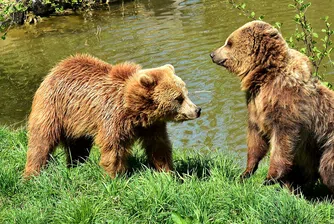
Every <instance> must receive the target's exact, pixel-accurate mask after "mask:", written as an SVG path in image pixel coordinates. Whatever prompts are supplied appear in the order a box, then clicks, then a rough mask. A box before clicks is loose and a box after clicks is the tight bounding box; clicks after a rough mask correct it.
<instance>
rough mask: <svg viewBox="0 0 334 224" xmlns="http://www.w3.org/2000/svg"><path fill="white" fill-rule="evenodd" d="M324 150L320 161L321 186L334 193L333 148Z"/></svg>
mask: <svg viewBox="0 0 334 224" xmlns="http://www.w3.org/2000/svg"><path fill="white" fill-rule="evenodd" d="M326 148H327V149H325V151H324V153H323V155H322V157H321V160H320V167H319V173H320V176H321V180H322V182H323V184H325V185H326V186H327V187H328V188H329V189H330V190H331V192H332V193H334V146H333V145H331V146H330V147H326Z"/></svg>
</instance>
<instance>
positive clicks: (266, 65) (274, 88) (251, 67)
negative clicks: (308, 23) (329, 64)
mask: <svg viewBox="0 0 334 224" xmlns="http://www.w3.org/2000/svg"><path fill="white" fill-rule="evenodd" d="M210 56H211V57H212V60H213V61H214V62H215V63H217V64H218V65H221V66H224V67H226V68H227V69H228V70H229V71H231V72H233V73H235V74H236V75H237V76H238V77H239V78H240V79H241V87H242V89H243V90H245V91H246V96H247V106H248V160H247V168H246V170H245V171H244V173H243V174H242V177H243V178H246V177H249V176H251V175H252V174H253V173H254V172H255V171H256V169H257V167H258V164H259V162H260V160H261V159H262V158H263V157H264V156H265V155H266V153H267V151H268V150H269V146H271V153H270V166H269V171H268V175H267V178H266V181H265V183H266V184H272V183H275V182H277V181H278V182H280V183H282V184H284V185H286V186H287V187H289V188H290V189H295V187H297V186H304V185H306V184H307V183H314V181H316V180H317V178H318V177H319V174H320V177H321V179H322V181H323V183H324V184H325V185H327V186H328V187H329V189H331V191H332V192H334V101H333V99H334V92H332V91H331V90H329V89H328V88H326V87H324V86H323V85H321V83H320V82H319V81H318V80H316V79H314V78H312V77H311V66H310V63H309V60H308V59H307V58H306V56H303V55H302V54H300V53H298V52H297V51H294V50H292V49H289V48H288V46H287V43H286V42H285V41H284V39H283V38H282V36H281V34H280V33H279V32H278V31H277V29H275V28H273V27H272V26H271V25H269V24H268V23H265V22H261V21H253V22H250V23H247V24H245V25H244V26H242V27H240V28H239V29H237V30H236V31H234V32H233V33H232V34H231V35H230V36H229V37H228V38H227V40H226V42H225V45H224V46H222V47H221V48H219V49H217V50H215V51H214V52H213V53H211V55H210Z"/></svg>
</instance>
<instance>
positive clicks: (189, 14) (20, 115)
mask: <svg viewBox="0 0 334 224" xmlns="http://www.w3.org/2000/svg"><path fill="white" fill-rule="evenodd" d="M245 2H247V4H248V6H249V8H251V9H252V10H254V11H256V12H257V14H259V15H260V14H264V15H265V21H267V22H270V23H275V22H276V21H280V22H282V23H283V27H282V33H283V35H284V36H290V35H291V34H292V33H293V31H294V29H295V25H294V22H293V16H294V11H293V9H291V8H288V4H290V3H292V1H291V0H281V1H265V0H252V1H245ZM333 12H334V1H333V0H321V1H320V0H316V1H315V0H314V1H313V5H312V7H311V8H310V9H309V11H308V15H309V19H310V21H311V22H312V23H313V25H314V28H315V29H320V28H321V25H322V24H321V23H322V22H321V20H320V18H321V17H324V16H325V15H329V16H332V15H333ZM248 21H249V19H247V18H246V17H244V16H241V15H239V12H238V11H236V10H234V9H232V7H231V6H230V5H228V4H227V3H225V1H218V0H202V1H199V0H198V1H197V0H189V1H186V0H175V1H172V0H155V1H154V0H151V1H150V0H136V1H130V2H126V3H124V4H121V3H117V4H112V5H110V6H109V7H108V8H106V9H105V10H98V11H94V12H93V15H92V17H91V18H84V17H83V16H82V15H71V16H63V17H50V18H45V19H44V20H43V21H42V22H41V23H39V24H37V25H31V26H21V27H18V28H15V29H12V30H11V31H10V32H9V33H8V36H7V39H6V40H5V41H0V125H8V126H13V127H18V126H24V125H25V123H26V119H27V116H28V114H29V110H30V106H31V100H32V97H33V94H34V92H35V91H36V89H37V88H38V86H39V84H40V83H41V81H42V80H43V77H44V76H45V75H46V74H47V73H48V71H49V70H50V69H51V68H52V67H53V66H54V65H55V64H56V63H57V62H58V61H59V60H61V59H63V58H65V57H67V56H69V55H71V54H75V53H77V52H85V53H90V54H92V55H94V56H96V57H99V58H101V59H103V60H105V61H107V62H109V63H112V64H115V63H119V62H122V61H127V60H131V61H135V62H137V63H140V64H142V65H143V67H155V66H160V65H163V64H166V63H171V64H173V65H174V67H175V68H176V73H177V75H179V76H180V77H181V78H182V79H183V80H184V81H185V82H186V83H187V86H188V89H189V93H190V97H191V99H192V100H193V101H194V102H195V103H196V104H197V105H199V106H201V107H202V116H201V117H200V118H199V119H197V120H194V121H190V122H185V123H182V124H170V125H169V126H170V127H169V132H170V136H171V139H172V142H173V144H174V146H175V147H177V148H196V149H198V150H206V149H210V150H211V149H219V150H222V151H224V150H227V149H228V150H230V151H232V152H234V153H236V154H240V155H243V154H244V152H245V150H246V117H247V111H246V106H245V99H244V94H243V92H241V91H240V87H239V80H238V79H237V78H236V77H235V76H234V75H232V74H229V73H228V72H226V71H225V70H224V69H223V68H221V67H218V66H217V65H215V64H213V63H212V62H211V59H210V57H209V53H210V52H211V51H212V50H214V49H215V48H217V47H219V46H221V45H223V43H224V41H225V38H226V37H227V36H228V35H229V34H230V33H231V32H232V31H233V30H235V29H236V28H238V27H239V26H241V25H243V24H244V23H246V22H248ZM330 21H333V20H330ZM319 33H320V31H319ZM325 73H326V74H327V76H326V79H327V80H329V81H331V82H334V77H333V75H332V74H333V69H328V70H326V71H325Z"/></svg>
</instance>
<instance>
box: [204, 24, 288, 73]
mask: <svg viewBox="0 0 334 224" xmlns="http://www.w3.org/2000/svg"><path fill="white" fill-rule="evenodd" d="M287 51H288V46H287V44H286V42H285V40H284V39H283V37H282V36H281V34H280V33H279V32H278V30H277V29H275V28H274V27H272V26H271V25H270V24H268V23H265V22H262V21H252V22H249V23H246V24H245V25H243V26H242V27H240V28H239V29H237V30H235V31H234V32H233V33H232V34H231V35H230V36H229V37H228V38H227V40H226V41H225V44H224V45H223V46H222V47H220V48H218V49H217V50H215V51H213V52H212V53H211V54H210V57H211V58H212V61H213V62H214V63H216V64H218V65H221V66H223V67H225V68H226V69H227V70H229V71H230V72H233V73H235V74H237V75H238V76H239V77H240V78H241V79H242V78H244V77H245V76H247V74H248V73H250V72H251V71H254V70H261V69H262V70H263V69H267V68H273V67H276V66H281V65H282V64H283V63H282V62H283V61H284V60H285V58H286V57H287Z"/></svg>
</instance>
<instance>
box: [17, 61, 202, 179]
mask: <svg viewBox="0 0 334 224" xmlns="http://www.w3.org/2000/svg"><path fill="white" fill-rule="evenodd" d="M200 113H201V108H200V107H197V106H196V105H195V104H194V103H193V102H192V101H191V100H190V99H189V97H188V91H187V89H186V85H185V83H184V82H183V81H182V80H181V78H179V77H178V76H176V75H175V71H174V67H173V66H172V65H170V64H167V65H164V66H162V67H157V68H151V69H142V68H141V66H140V65H137V64H134V63H122V64H118V65H114V66H113V65H111V64H108V63H106V62H104V61H101V60H99V59H97V58H94V57H92V56H89V55H76V56H73V57H70V58H67V59H65V60H63V61H62V62H60V63H59V64H58V65H57V66H55V67H54V68H53V69H52V70H51V72H50V74H49V75H48V76H46V78H45V80H44V81H43V82H42V83H41V85H40V87H39V88H38V90H37V92H36V94H35V96H34V100H33V104H32V111H31V114H30V116H29V122H28V135H29V143H28V152H27V163H26V167H25V173H24V176H25V177H26V178H28V177H30V176H31V175H33V174H38V173H39V172H40V169H41V168H42V167H43V166H45V165H46V163H47V161H48V159H49V157H50V155H51V154H52V152H53V151H54V150H55V148H56V146H57V145H58V144H59V143H63V145H64V147H65V149H66V151H67V162H68V165H69V166H71V165H75V164H76V163H78V162H84V161H85V160H86V159H87V157H88V156H89V153H90V150H91V147H92V145H93V142H94V141H95V143H96V144H97V145H98V146H99V147H100V151H101V160H100V165H101V166H102V167H103V168H104V169H105V171H106V172H107V173H108V174H109V175H110V176H111V177H112V178H113V177H115V175H116V174H117V173H123V172H125V171H126V167H127V165H126V160H127V157H128V156H129V155H130V153H131V152H130V149H131V148H130V147H131V146H132V145H133V143H134V142H135V141H136V140H138V139H139V140H141V142H142V145H143V148H144V149H145V150H146V154H147V156H148V160H149V162H150V163H151V164H152V165H153V166H154V167H155V168H156V169H157V170H164V171H169V170H172V169H173V165H172V147H171V143H170V140H169V138H168V134H167V130H166V122H169V121H175V122H182V121H186V120H191V119H195V118H198V117H199V116H200Z"/></svg>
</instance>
